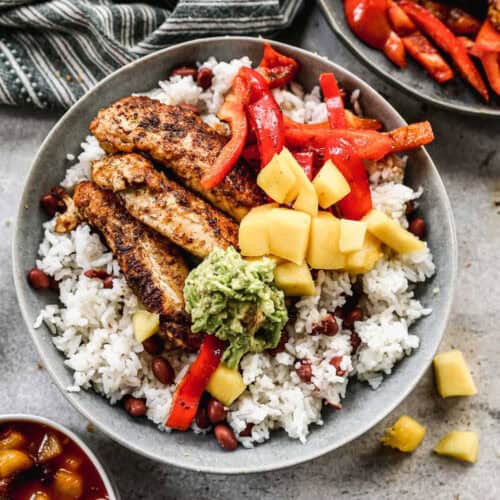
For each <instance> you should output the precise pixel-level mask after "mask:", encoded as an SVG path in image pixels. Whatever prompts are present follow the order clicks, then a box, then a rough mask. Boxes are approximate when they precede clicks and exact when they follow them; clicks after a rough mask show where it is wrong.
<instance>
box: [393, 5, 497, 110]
mask: <svg viewBox="0 0 500 500" xmlns="http://www.w3.org/2000/svg"><path fill="white" fill-rule="evenodd" d="M399 5H400V7H401V8H402V9H403V10H404V11H405V12H406V13H407V14H408V15H409V16H410V17H411V19H412V21H414V22H415V23H416V24H417V26H418V27H419V28H420V29H421V30H423V31H424V32H425V33H426V34H427V35H428V36H429V37H430V38H431V39H432V40H433V41H434V42H435V43H436V44H437V45H438V47H440V48H441V49H442V50H444V51H445V52H446V53H447V54H449V55H450V56H451V58H452V59H453V61H454V62H455V64H456V66H457V68H458V69H459V71H460V74H461V75H462V77H463V78H464V79H465V80H466V81H467V82H468V83H469V84H470V85H471V86H472V87H474V89H476V91H477V92H478V93H479V94H480V95H481V96H482V97H483V99H484V100H485V101H489V93H488V89H487V88H486V85H485V83H484V80H483V79H482V77H481V75H480V73H479V71H478V70H477V68H476V67H475V66H474V63H473V61H472V59H471V58H470V57H469V54H467V51H466V50H465V48H464V46H463V44H462V43H461V42H460V40H458V39H457V37H456V36H455V35H454V34H453V33H452V32H451V31H450V29H449V28H448V27H447V26H446V25H445V24H444V23H443V22H442V21H440V20H439V19H438V18H437V17H436V16H434V15H433V14H432V13H431V12H429V11H428V10H427V9H425V8H424V7H421V6H420V5H418V4H416V3H413V2H411V1H409V0H401V1H400V2H399Z"/></svg>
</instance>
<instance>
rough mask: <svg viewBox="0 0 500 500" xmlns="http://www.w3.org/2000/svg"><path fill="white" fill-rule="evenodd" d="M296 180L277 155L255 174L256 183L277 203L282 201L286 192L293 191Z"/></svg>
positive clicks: (285, 197)
mask: <svg viewBox="0 0 500 500" xmlns="http://www.w3.org/2000/svg"><path fill="white" fill-rule="evenodd" d="M296 182H297V181H296V178H295V174H294V173H293V172H292V171H291V170H290V168H289V166H288V165H287V163H286V162H283V161H280V157H279V156H278V155H274V157H273V159H272V160H271V161H270V162H269V163H268V164H267V165H266V166H265V167H264V168H263V169H262V170H261V171H260V172H259V175H258V176H257V185H258V186H259V187H260V188H261V189H262V190H263V191H264V192H265V193H266V194H267V195H268V196H269V197H270V198H272V199H273V200H275V201H277V202H278V203H284V202H285V199H287V195H288V193H290V192H292V193H293V192H294V191H295V185H296Z"/></svg>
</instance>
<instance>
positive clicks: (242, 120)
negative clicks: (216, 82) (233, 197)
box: [201, 74, 249, 189]
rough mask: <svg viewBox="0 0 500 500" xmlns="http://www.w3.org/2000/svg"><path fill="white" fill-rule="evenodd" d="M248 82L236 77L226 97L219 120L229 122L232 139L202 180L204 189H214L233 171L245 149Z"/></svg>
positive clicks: (238, 76)
mask: <svg viewBox="0 0 500 500" xmlns="http://www.w3.org/2000/svg"><path fill="white" fill-rule="evenodd" d="M248 93H249V88H248V82H247V81H246V80H245V79H244V78H241V76H240V75H239V74H237V75H236V77H235V78H234V81H233V87H232V90H231V91H230V92H229V94H228V95H227V96H226V99H225V101H224V104H223V105H222V107H221V109H220V111H219V114H218V116H219V118H220V119H221V120H224V121H227V122H228V123H229V126H230V127H231V138H230V139H229V141H228V142H227V143H226V144H225V146H224V147H223V148H222V151H221V152H220V153H219V155H218V156H217V159H216V160H215V163H214V164H213V166H212V168H211V169H210V173H208V174H206V175H205V176H204V177H202V179H201V185H202V187H203V189H212V188H214V187H215V186H217V184H219V183H220V182H221V181H222V179H224V177H225V176H226V175H227V174H228V173H229V172H230V171H231V169H232V168H233V166H234V165H235V164H236V162H237V161H238V158H239V157H240V155H241V152H242V151H243V148H244V147H245V143H246V139H247V133H248V123H247V117H246V114H245V104H246V102H247V101H248Z"/></svg>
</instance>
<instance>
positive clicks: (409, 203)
mask: <svg viewBox="0 0 500 500" xmlns="http://www.w3.org/2000/svg"><path fill="white" fill-rule="evenodd" d="M415 209H416V207H415V202H414V201H413V200H410V201H407V202H406V208H405V214H406V216H407V217H408V216H409V215H411V214H412V213H413V212H415Z"/></svg>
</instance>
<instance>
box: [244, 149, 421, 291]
mask: <svg viewBox="0 0 500 500" xmlns="http://www.w3.org/2000/svg"><path fill="white" fill-rule="evenodd" d="M257 184H258V185H259V186H260V187H261V188H262V189H263V191H264V192H265V193H266V194H267V195H268V196H269V197H270V198H271V199H272V200H273V201H274V202H275V203H268V204H266V205H262V206H260V207H256V208H254V209H252V210H251V211H250V212H249V213H248V214H247V215H246V216H245V217H244V218H243V220H242V221H241V223H240V229H239V246H240V250H241V254H242V255H243V256H245V257H263V256H275V257H278V258H280V259H283V260H284V261H285V262H280V263H279V265H277V267H276V271H275V277H276V283H277V284H278V286H279V287H280V288H282V289H283V290H284V292H285V294H286V295H292V296H294V295H314V294H315V288H314V282H313V279H312V276H311V271H310V268H312V269H328V270H333V269H338V270H346V271H348V272H351V273H354V274H359V273H366V272H368V271H370V270H371V269H373V267H374V266H375V265H376V264H377V262H378V261H379V259H380V258H381V257H382V255H383V253H382V243H385V244H386V245H387V246H388V247H390V248H392V249H393V250H395V251H396V252H399V253H406V252H415V251H419V250H422V249H423V248H425V243H424V242H422V241H420V240H419V239H418V238H416V237H415V236H414V235H413V234H411V233H410V232H409V231H407V230H406V229H404V228H403V227H401V226H400V225H399V224H398V223H397V222H395V221H393V220H392V219H391V218H390V217H388V216H386V215H385V214H383V213H382V212H379V211H377V210H372V211H371V212H369V213H368V214H367V215H366V216H365V217H364V218H363V220H360V221H358V220H348V219H339V218H337V217H335V216H334V215H333V214H332V213H331V212H330V211H326V210H325V209H329V208H330V207H331V206H332V205H334V204H335V203H337V202H339V201H340V200H342V199H343V198H344V197H345V196H347V195H348V194H349V193H350V190H351V189H350V186H349V183H348V182H347V180H346V179H345V177H344V176H343V175H342V173H341V172H340V170H339V169H338V168H337V167H336V166H335V164H334V163H333V162H332V161H331V160H328V161H327V162H326V163H325V164H324V165H323V167H322V168H321V170H320V171H319V172H318V174H317V175H316V177H315V178H314V180H313V181H311V180H310V179H309V178H308V177H307V175H306V174H305V172H304V170H303V169H302V167H301V166H300V165H299V164H298V162H297V160H296V159H295V158H294V157H293V155H292V153H290V151H289V150H288V149H286V148H283V150H282V151H281V153H279V154H277V155H275V156H274V157H273V159H272V160H271V161H270V162H269V163H268V164H267V165H266V167H264V168H263V169H262V170H261V171H260V173H259V175H258V177H257ZM280 204H285V205H292V208H289V207H288V206H287V207H284V206H280ZM319 207H320V208H322V209H324V210H319ZM291 264H293V265H291Z"/></svg>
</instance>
